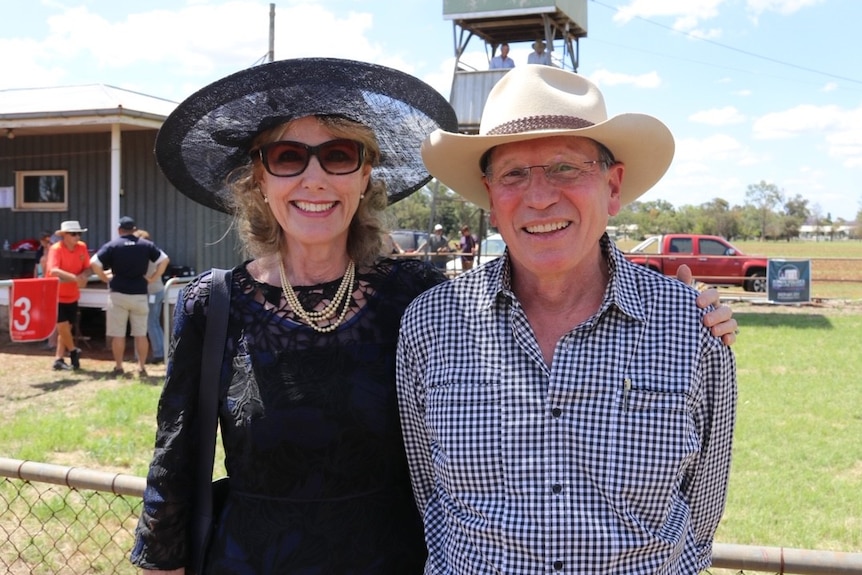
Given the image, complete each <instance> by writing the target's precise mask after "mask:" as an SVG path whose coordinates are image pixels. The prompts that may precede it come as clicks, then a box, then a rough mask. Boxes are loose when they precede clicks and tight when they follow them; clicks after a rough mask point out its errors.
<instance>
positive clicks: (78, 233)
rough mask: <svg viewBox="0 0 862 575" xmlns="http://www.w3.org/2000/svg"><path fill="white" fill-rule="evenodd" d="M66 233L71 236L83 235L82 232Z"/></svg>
mask: <svg viewBox="0 0 862 575" xmlns="http://www.w3.org/2000/svg"><path fill="white" fill-rule="evenodd" d="M66 233H67V234H69V235H70V236H80V235H81V232H66Z"/></svg>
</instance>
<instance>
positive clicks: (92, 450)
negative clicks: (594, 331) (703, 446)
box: [0, 303, 862, 553]
mask: <svg viewBox="0 0 862 575" xmlns="http://www.w3.org/2000/svg"><path fill="white" fill-rule="evenodd" d="M764 307H765V306H757V305H751V304H741V303H740V304H735V308H736V318H737V319H738V321H739V324H740V327H741V334H740V336H739V340H738V342H737V344H736V345H735V347H734V349H735V352H736V356H737V365H738V374H739V378H738V379H739V409H738V423H737V429H736V436H735V444H734V456H733V466H732V471H731V479H730V488H729V497H728V504H727V509H726V513H725V516H724V519H723V520H722V523H721V525H720V527H719V531H718V536H717V540H718V541H720V542H724V543H736V544H743V545H763V546H776V547H793V548H803V549H819V550H834V551H845V552H857V553H858V552H862V497H860V493H862V441H860V438H862V385H860V384H859V382H858V381H857V380H856V377H857V374H858V373H860V372H862V353H860V348H862V346H860V343H862V336H860V333H862V305H858V304H857V305H846V306H844V307H841V306H832V307H822V306H806V307H797V306H794V307H793V308H788V309H786V310H775V309H772V308H770V309H768V310H767V309H764ZM5 351H6V350H0V352H2V353H0V382H2V381H3V379H4V378H6V377H11V376H12V375H13V373H14V372H16V371H19V368H16V366H15V355H14V354H12V353H5ZM106 369H107V368H106ZM41 375H42V374H41V372H40V374H38V376H39V377H41ZM44 375H45V376H46V378H50V377H51V374H50V372H47V371H46V372H45V374H44ZM78 378H80V380H78ZM88 378H89V379H88ZM149 383H151V384H150V385H147V384H145V383H142V382H140V381H136V380H123V381H120V382H118V383H117V384H116V385H113V386H111V387H107V388H103V387H102V386H104V385H106V382H103V381H102V380H101V379H99V378H98V377H95V376H93V375H88V374H86V373H84V374H82V373H80V372H79V373H76V374H73V375H70V376H67V377H65V378H64V381H63V383H62V384H51V383H48V382H47V379H46V383H35V382H34V383H32V384H30V387H32V388H38V389H40V390H43V391H44V392H45V393H44V394H43V395H42V396H41V397H42V399H43V400H44V399H46V398H45V396H50V395H51V394H53V395H55V396H57V397H58V398H59V397H61V396H62V397H63V399H62V400H60V399H57V400H55V401H48V400H46V401H43V402H42V403H40V404H39V405H38V406H36V407H35V408H34V407H32V406H27V405H25V403H26V399H27V397H26V393H24V394H22V395H20V396H16V397H14V398H11V397H10V396H7V397H6V398H5V399H3V402H4V404H6V406H7V408H8V409H6V410H5V413H4V423H3V425H2V426H0V456H4V457H11V458H18V459H28V460H33V461H42V462H48V463H57V464H61V465H71V466H79V467H92V468H96V469H104V470H110V471H115V472H122V473H128V474H133V475H144V474H145V473H146V468H147V464H148V461H149V458H150V456H151V454H152V441H153V436H154V419H155V409H156V403H157V400H158V396H159V392H160V386H159V385H158V380H156V381H153V382H149ZM54 392H62V394H61V393H54ZM27 393H29V392H27ZM70 398H71V399H70ZM219 458H220V457H219Z"/></svg>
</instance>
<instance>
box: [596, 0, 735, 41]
mask: <svg viewBox="0 0 862 575" xmlns="http://www.w3.org/2000/svg"><path fill="white" fill-rule="evenodd" d="M724 1H725V0H687V1H686V2H680V1H679V0H632V1H631V2H629V4H628V5H626V6H622V7H620V8H619V10H618V11H617V13H616V14H615V15H614V18H613V19H614V21H615V22H619V23H623V24H625V23H626V22H629V21H630V20H632V19H634V18H654V17H659V16H664V17H676V20H675V21H674V24H673V27H674V29H676V30H680V31H690V30H694V29H695V28H697V26H698V25H699V24H700V22H702V21H704V20H711V19H712V18H715V17H716V16H718V7H719V6H721V4H722V3H723V2H724ZM712 33H718V32H717V31H713V32H712Z"/></svg>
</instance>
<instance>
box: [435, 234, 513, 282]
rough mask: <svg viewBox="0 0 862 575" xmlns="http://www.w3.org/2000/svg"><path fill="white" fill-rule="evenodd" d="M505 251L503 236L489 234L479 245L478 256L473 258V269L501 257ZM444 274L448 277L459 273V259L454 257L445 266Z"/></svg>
mask: <svg viewBox="0 0 862 575" xmlns="http://www.w3.org/2000/svg"><path fill="white" fill-rule="evenodd" d="M505 251H506V242H504V241H503V236H501V235H500V234H491V235H490V236H488V237H487V238H485V239H484V240H482V241H481V242H480V244H479V252H480V255H479V256H477V257H475V258H473V267H478V266H480V265H482V264H484V263H487V262H489V261H491V260H494V259H497V258H498V257H500V256H502V255H503V253H504V252H505ZM446 272H447V274H448V275H450V276H451V275H456V274H459V273H461V257H460V256H456V257H454V258H453V259H452V261H450V262H449V263H447V264H446Z"/></svg>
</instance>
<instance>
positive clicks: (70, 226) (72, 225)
mask: <svg viewBox="0 0 862 575" xmlns="http://www.w3.org/2000/svg"><path fill="white" fill-rule="evenodd" d="M86 231H87V228H82V227H81V224H80V223H78V220H68V221H65V222H63V223H61V224H60V229H59V230H57V231H56V232H54V235H55V236H62V235H63V234H65V233H67V232H73V233H83V232H86Z"/></svg>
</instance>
